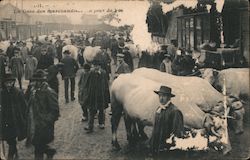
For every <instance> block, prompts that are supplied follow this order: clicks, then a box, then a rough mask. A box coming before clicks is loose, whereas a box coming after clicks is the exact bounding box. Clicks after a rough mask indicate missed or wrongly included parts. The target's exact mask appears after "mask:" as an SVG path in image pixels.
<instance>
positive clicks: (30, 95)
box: [26, 70, 59, 160]
mask: <svg viewBox="0 0 250 160" xmlns="http://www.w3.org/2000/svg"><path fill="white" fill-rule="evenodd" d="M46 81H47V77H46V73H45V72H44V71H43V70H37V72H36V73H35V74H34V75H33V77H32V78H31V83H30V85H29V87H28V90H27V92H26V98H27V101H28V107H29V110H28V142H31V144H33V145H34V147H35V160H42V159H43V158H44V154H46V155H47V159H52V158H53V156H54V154H55V153H56V150H55V149H53V148H50V147H49V146H48V144H49V143H50V142H52V141H53V140H54V124H55V121H57V120H58V117H59V105H58V99H57V94H56V93H55V91H54V90H52V89H51V88H50V87H49V85H48V83H47V82H46Z"/></svg>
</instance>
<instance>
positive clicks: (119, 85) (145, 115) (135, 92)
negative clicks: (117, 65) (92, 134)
mask: <svg viewBox="0 0 250 160" xmlns="http://www.w3.org/2000/svg"><path fill="white" fill-rule="evenodd" d="M161 85H162V83H158V82H155V81H152V80H150V79H146V78H144V77H141V76H137V75H135V74H123V75H120V76H119V77H118V78H117V79H116V80H115V81H114V82H113V84H112V87H111V107H112V118H111V122H112V144H113V146H114V147H115V148H117V149H119V148H120V146H119V144H118V142H117V128H118V125H119V120H120V118H121V115H122V111H124V112H125V116H124V117H130V118H131V119H133V120H136V121H137V122H139V121H140V122H141V123H142V124H144V125H152V124H154V116H155V111H156V109H157V107H158V106H159V105H160V104H159V99H158V96H157V95H156V94H155V93H154V92H153V91H154V90H158V89H159V88H160V86H161ZM173 93H174V94H175V95H176V96H175V97H174V98H173V99H172V102H173V103H174V104H175V105H176V106H177V107H178V108H179V109H180V110H181V112H182V113H183V117H184V124H185V126H186V127H188V128H195V129H203V128H206V129H207V130H211V132H212V133H213V134H214V135H216V136H218V132H219V134H220V135H221V136H222V138H220V140H219V141H220V142H222V143H223V144H227V145H228V148H224V149H225V150H224V151H225V152H224V153H226V152H228V151H229V150H230V142H229V140H228V135H227V129H226V127H227V126H226V124H225V123H223V122H224V121H223V120H221V119H220V120H219V121H220V122H221V123H220V125H215V122H214V121H213V120H214V119H213V118H211V117H210V116H208V115H206V114H205V113H204V112H203V111H202V110H201V109H200V108H199V107H198V106H197V105H196V104H195V103H193V102H192V101H190V99H189V97H188V96H187V95H186V94H185V92H181V88H178V87H175V88H173ZM128 119H129V118H127V119H125V125H126V130H127V138H128V140H131V133H130V130H131V129H130V128H129V127H128V123H129V122H128ZM209 126H210V127H209ZM221 126H222V127H221ZM220 127H221V128H220ZM218 128H220V129H219V130H217V129H218ZM139 130H140V129H139ZM214 130H216V132H215V131H214Z"/></svg>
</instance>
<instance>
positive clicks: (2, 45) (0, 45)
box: [0, 40, 10, 53]
mask: <svg viewBox="0 0 250 160" xmlns="http://www.w3.org/2000/svg"><path fill="white" fill-rule="evenodd" d="M9 46H10V41H9V40H7V41H1V42H0V49H2V50H3V53H6V51H7V48H8V47H9Z"/></svg>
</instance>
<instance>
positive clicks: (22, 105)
mask: <svg viewBox="0 0 250 160" xmlns="http://www.w3.org/2000/svg"><path fill="white" fill-rule="evenodd" d="M15 81H16V78H15V77H14V76H13V75H12V74H11V73H6V74H5V75H4V76H3V82H2V88H1V87H0V114H1V115H0V116H1V119H0V139H1V140H6V141H7V144H8V145H9V151H8V159H15V158H18V154H17V147H16V144H17V140H18V141H21V140H23V139H25V138H26V131H27V127H26V126H27V125H26V124H27V119H26V117H27V115H26V111H27V104H26V101H25V98H24V94H23V92H22V91H21V90H19V89H18V88H16V87H15Z"/></svg>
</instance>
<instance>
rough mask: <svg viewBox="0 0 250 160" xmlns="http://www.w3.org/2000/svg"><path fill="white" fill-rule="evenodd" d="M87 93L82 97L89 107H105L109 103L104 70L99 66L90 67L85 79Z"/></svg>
mask: <svg viewBox="0 0 250 160" xmlns="http://www.w3.org/2000/svg"><path fill="white" fill-rule="evenodd" d="M86 83H87V86H88V88H87V93H88V94H86V95H85V96H87V97H84V99H85V100H86V101H85V102H86V103H85V104H86V106H87V107H88V108H89V109H94V110H98V109H105V108H107V107H108V103H110V93H109V85H108V84H109V83H108V80H107V76H106V72H105V71H104V70H103V69H101V67H94V68H91V70H90V72H89V76H88V79H87V82H86Z"/></svg>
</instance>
